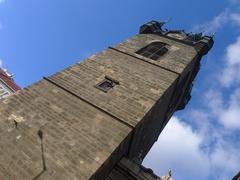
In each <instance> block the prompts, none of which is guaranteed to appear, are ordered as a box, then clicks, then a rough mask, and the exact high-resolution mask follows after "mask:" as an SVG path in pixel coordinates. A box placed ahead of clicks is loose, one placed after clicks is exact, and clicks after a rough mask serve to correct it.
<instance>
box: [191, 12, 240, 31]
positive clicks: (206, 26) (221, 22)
mask: <svg viewBox="0 0 240 180" xmlns="http://www.w3.org/2000/svg"><path fill="white" fill-rule="evenodd" d="M226 24H232V25H234V26H240V13H237V12H232V11H230V10H229V9H226V10H224V11H223V12H221V13H220V14H218V15H216V16H215V17H214V18H213V19H212V20H211V21H208V22H206V23H202V24H201V25H196V26H195V27H193V31H194V32H204V33H206V34H209V33H215V32H216V31H218V30H219V29H221V28H222V27H225V25H226Z"/></svg>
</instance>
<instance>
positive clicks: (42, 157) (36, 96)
mask: <svg viewBox="0 0 240 180" xmlns="http://www.w3.org/2000/svg"><path fill="white" fill-rule="evenodd" d="M163 25H164V23H162V22H157V21H151V22H149V23H147V24H144V25H143V26H141V28H140V33H139V34H138V35H136V36H134V37H132V38H130V39H128V40H126V41H124V42H122V43H120V44H117V45H115V46H112V47H109V48H107V49H105V50H103V51H102V52H100V53H98V54H96V55H93V56H91V57H89V58H87V59H86V60H85V61H82V62H79V63H76V64H74V65H72V66H70V67H68V68H66V69H65V70H63V71H61V72H58V73H56V74H54V75H52V76H50V77H44V78H43V79H42V80H40V81H39V82H37V83H35V84H33V85H31V86H29V87H27V88H24V89H23V90H21V91H18V92H17V93H16V94H14V95H13V96H10V97H9V98H7V99H6V100H4V101H3V102H0V130H1V131H0V133H1V140H0V146H1V150H0V159H1V160H0V177H1V178H0V179H19V180H21V179H24V180H25V179H44V180H48V179H49V180H50V179H51V180H54V179H64V180H66V179H71V180H73V179H83V180H85V179H92V180H104V179H107V180H113V179H114V180H124V179H130V180H140V179H141V180H142V179H145V180H157V179H161V178H160V177H158V176H156V175H155V174H154V173H153V172H152V171H151V170H150V169H147V168H145V167H143V166H142V165H141V163H142V160H143V158H144V157H145V156H146V154H147V153H148V151H149V150H150V149H151V147H152V145H153V144H154V142H155V141H156V140H157V139H158V136H159V135H160V133H161V132H162V130H163V128H164V127H165V125H166V124H167V122H168V120H169V119H170V117H171V116H172V114H173V113H174V112H175V111H177V110H180V109H183V108H184V107H185V106H186V105H187V103H188V101H189V100H190V98H191V88H192V82H193V80H194V78H195V76H196V75H197V72H198V70H199V68H200V60H201V58H202V56H203V55H205V54H207V52H208V51H209V50H210V49H211V47H212V45H213V39H212V37H209V36H203V35H202V34H192V33H186V32H184V31H183V30H180V31H179V30H164V29H163ZM173 133H174V132H173ZM8 167H11V168H8Z"/></svg>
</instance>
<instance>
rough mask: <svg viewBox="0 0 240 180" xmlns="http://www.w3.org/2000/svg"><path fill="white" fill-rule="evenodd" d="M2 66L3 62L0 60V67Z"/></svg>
mask: <svg viewBox="0 0 240 180" xmlns="http://www.w3.org/2000/svg"><path fill="white" fill-rule="evenodd" d="M2 64H3V61H2V60H1V59H0V67H1V66H2Z"/></svg>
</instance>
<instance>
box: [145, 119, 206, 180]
mask: <svg viewBox="0 0 240 180" xmlns="http://www.w3.org/2000/svg"><path fill="white" fill-rule="evenodd" d="M201 142H202V138H201V137H200V136H198V134H196V133H195V132H193V130H192V129H191V127H190V126H189V125H187V124H185V123H183V122H181V121H180V120H179V119H178V118H176V117H173V118H172V119H171V120H170V122H169V123H168V125H167V126H166V128H165V129H164V131H163V132H162V134H161V135H160V137H159V139H158V141H157V143H156V144H155V145H154V147H153V148H152V149H151V151H150V153H149V155H148V156H147V157H146V159H145V160H144V164H145V165H146V166H147V167H153V169H154V172H156V173H157V174H161V175H164V174H166V173H167V171H168V169H172V170H173V179H179V180H181V179H184V180H186V179H195V178H194V177H198V179H205V178H206V175H208V173H209V172H208V171H209V167H208V165H207V164H206V162H207V156H206V155H205V154H204V153H203V152H202V151H201V150H200V144H201Z"/></svg>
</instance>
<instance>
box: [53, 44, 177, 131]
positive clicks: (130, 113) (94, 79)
mask: <svg viewBox="0 0 240 180" xmlns="http://www.w3.org/2000/svg"><path fill="white" fill-rule="evenodd" d="M105 76H108V77H111V78H112V79H115V80H117V81H119V85H116V86H114V88H113V89H111V90H109V91H108V93H105V92H103V91H100V90H99V89H97V88H96V87H95V85H97V84H98V83H100V82H101V81H103V80H104V77H105ZM177 77H178V75H177V74H175V73H172V72H169V71H167V70H164V69H161V68H159V67H156V66H152V65H151V64H149V63H147V62H143V61H139V60H138V59H136V58H134V57H131V56H128V55H125V54H123V53H119V52H117V51H114V50H111V49H108V50H105V51H103V52H101V53H99V54H97V55H95V56H92V57H91V58H89V59H88V60H87V61H83V62H81V63H79V64H78V65H74V66H72V67H70V68H68V69H66V70H64V71H62V72H60V73H57V74H55V75H53V76H51V77H49V79H51V80H52V81H54V82H55V83H57V84H59V85H61V86H62V87H64V88H66V89H68V90H70V91H71V92H74V93H75V94H77V95H79V96H81V97H82V98H84V99H86V100H88V101H89V102H91V103H93V104H94V105H96V106H98V107H100V108H101V109H104V110H105V111H107V112H109V113H111V114H113V115H114V116H116V117H118V118H120V119H122V120H123V121H125V122H126V123H128V124H129V125H131V126H133V127H134V126H135V125H136V124H137V123H138V122H139V121H140V120H141V119H142V118H143V117H144V115H145V114H146V113H147V112H148V111H149V110H150V109H151V107H152V106H153V105H154V104H155V102H156V101H157V100H158V99H159V97H161V95H162V94H163V93H165V91H166V90H167V89H168V88H169V87H170V86H171V84H172V83H173V82H174V81H176V79H177Z"/></svg>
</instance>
